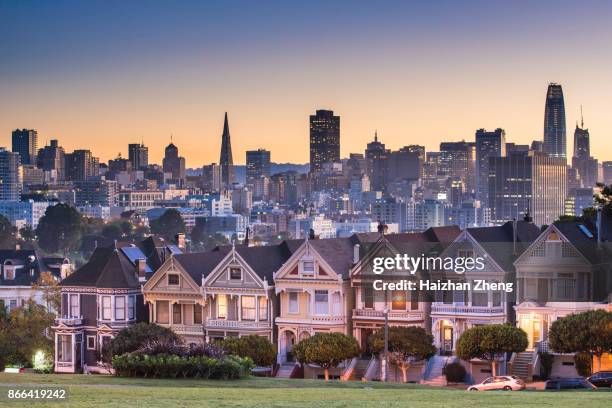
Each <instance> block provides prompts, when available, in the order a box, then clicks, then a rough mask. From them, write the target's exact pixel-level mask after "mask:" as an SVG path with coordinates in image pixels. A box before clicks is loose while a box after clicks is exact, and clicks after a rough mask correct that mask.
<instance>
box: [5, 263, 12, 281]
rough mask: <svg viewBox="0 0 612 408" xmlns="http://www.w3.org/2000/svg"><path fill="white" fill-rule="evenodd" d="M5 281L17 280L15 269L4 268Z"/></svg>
mask: <svg viewBox="0 0 612 408" xmlns="http://www.w3.org/2000/svg"><path fill="white" fill-rule="evenodd" d="M4 279H6V280H14V279H15V269H14V268H7V267H6V266H5V267H4Z"/></svg>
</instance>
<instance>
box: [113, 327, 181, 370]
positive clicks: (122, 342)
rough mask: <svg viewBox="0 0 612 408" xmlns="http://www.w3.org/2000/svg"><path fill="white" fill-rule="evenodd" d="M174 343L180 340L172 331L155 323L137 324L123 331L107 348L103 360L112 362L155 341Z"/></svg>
mask: <svg viewBox="0 0 612 408" xmlns="http://www.w3.org/2000/svg"><path fill="white" fill-rule="evenodd" d="M163 340H166V341H174V342H177V343H180V342H181V340H180V338H179V337H178V336H177V335H176V334H175V333H174V332H173V331H172V330H170V329H168V328H166V327H162V326H158V325H156V324H153V323H137V324H134V325H131V326H128V327H126V328H125V329H122V330H121V331H120V332H119V333H117V336H116V337H115V338H114V339H112V340H111V342H110V344H109V347H107V348H106V350H107V351H108V353H105V355H104V356H103V360H104V361H107V362H110V361H111V360H112V357H113V356H120V355H122V354H125V353H131V352H133V351H136V350H138V349H139V348H141V347H143V346H145V345H146V344H147V343H149V342H153V341H163Z"/></svg>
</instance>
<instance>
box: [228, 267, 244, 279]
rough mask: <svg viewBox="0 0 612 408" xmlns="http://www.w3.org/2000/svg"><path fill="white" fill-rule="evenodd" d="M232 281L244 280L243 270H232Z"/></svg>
mask: <svg viewBox="0 0 612 408" xmlns="http://www.w3.org/2000/svg"><path fill="white" fill-rule="evenodd" d="M230 280H242V269H240V268H230Z"/></svg>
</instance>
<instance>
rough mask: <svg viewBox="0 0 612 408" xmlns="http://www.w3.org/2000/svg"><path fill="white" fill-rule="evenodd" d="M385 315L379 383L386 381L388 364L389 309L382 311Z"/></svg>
mask: <svg viewBox="0 0 612 408" xmlns="http://www.w3.org/2000/svg"><path fill="white" fill-rule="evenodd" d="M383 313H384V315H385V351H384V354H383V360H382V362H381V364H380V367H381V369H382V373H381V374H380V381H382V382H386V381H387V365H388V364H389V308H388V307H385V310H384V311H383Z"/></svg>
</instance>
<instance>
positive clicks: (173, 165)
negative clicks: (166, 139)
mask: <svg viewBox="0 0 612 408" xmlns="http://www.w3.org/2000/svg"><path fill="white" fill-rule="evenodd" d="M162 165H163V168H164V173H169V174H170V181H171V182H173V183H176V184H179V185H182V183H183V181H184V180H185V158H184V157H180V156H179V152H178V147H176V146H175V145H174V143H172V142H170V144H169V145H168V146H166V149H165V151H164V160H163V163H162Z"/></svg>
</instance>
